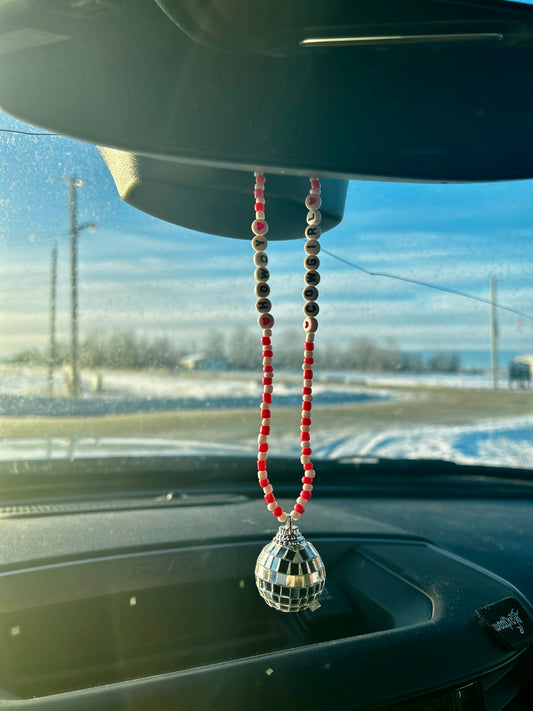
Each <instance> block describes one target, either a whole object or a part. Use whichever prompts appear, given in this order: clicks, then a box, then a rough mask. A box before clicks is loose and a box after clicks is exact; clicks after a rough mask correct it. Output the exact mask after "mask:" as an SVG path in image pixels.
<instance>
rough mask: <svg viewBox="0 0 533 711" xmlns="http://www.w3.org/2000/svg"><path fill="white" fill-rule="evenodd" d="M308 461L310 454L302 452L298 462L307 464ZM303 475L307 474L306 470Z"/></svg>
mask: <svg viewBox="0 0 533 711" xmlns="http://www.w3.org/2000/svg"><path fill="white" fill-rule="evenodd" d="M310 461H311V456H310V455H309V454H302V456H301V457H300V462H301V463H302V464H309V462H310ZM305 476H307V472H306V473H305Z"/></svg>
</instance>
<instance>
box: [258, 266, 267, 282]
mask: <svg viewBox="0 0 533 711" xmlns="http://www.w3.org/2000/svg"><path fill="white" fill-rule="evenodd" d="M254 279H255V280H256V281H268V280H269V279H270V272H269V271H268V269H267V268H266V267H257V269H256V270H255V272H254Z"/></svg>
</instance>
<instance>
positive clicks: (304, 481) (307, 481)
mask: <svg viewBox="0 0 533 711" xmlns="http://www.w3.org/2000/svg"><path fill="white" fill-rule="evenodd" d="M261 481H268V479H262V480H261ZM312 483H313V480H312V479H311V477H310V476H303V477H302V484H312ZM259 486H261V482H259Z"/></svg>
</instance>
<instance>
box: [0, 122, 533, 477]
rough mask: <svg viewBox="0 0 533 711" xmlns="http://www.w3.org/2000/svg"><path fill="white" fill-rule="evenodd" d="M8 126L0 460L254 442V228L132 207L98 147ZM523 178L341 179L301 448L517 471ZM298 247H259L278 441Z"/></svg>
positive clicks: (283, 437) (530, 348)
mask: <svg viewBox="0 0 533 711" xmlns="http://www.w3.org/2000/svg"><path fill="white" fill-rule="evenodd" d="M0 129H1V132H0V146H1V151H2V159H3V160H2V172H1V174H0V189H1V192H0V201H1V209H2V212H1V215H2V217H1V223H0V254H1V279H0V298H1V307H0V312H1V320H0V357H1V363H0V373H1V378H0V427H1V433H2V447H1V452H0V456H1V457H2V458H3V459H21V460H22V459H31V458H38V459H41V458H47V457H52V458H65V457H76V456H79V457H92V456H98V457H113V456H115V455H117V453H120V452H122V453H123V452H125V451H127V452H129V453H131V452H138V453H139V454H141V455H143V454H150V455H153V454H157V455H165V456H167V455H168V456H174V455H179V454H183V453H187V454H197V453H216V454H225V455H231V454H253V453H254V452H255V451H256V449H257V432H258V428H259V424H260V423H259V403H260V401H261V395H262V385H261V374H260V368H261V361H260V353H261V348H260V335H261V334H260V331H259V328H258V326H257V314H256V311H255V300H256V297H255V296H254V293H253V289H254V284H255V282H254V277H253V270H254V268H255V267H254V266H253V262H252V256H253V251H252V248H251V246H250V242H249V241H247V240H239V239H227V238H224V237H216V236H212V235H206V234H201V233H198V232H193V231H191V230H187V229H185V228H182V227H178V226H176V225H172V224H169V223H166V222H163V221H161V220H158V219H156V218H154V217H151V216H149V215H148V214H145V213H143V212H140V211H137V210H135V209H134V208H132V207H130V206H128V205H127V204H125V203H124V202H122V201H121V200H120V198H119V196H118V194H117V190H116V187H115V184H114V182H113V180H112V178H111V175H110V173H109V171H108V169H107V167H106V165H105V163H104V161H103V160H102V158H101V156H100V154H99V153H98V151H97V149H96V148H95V147H94V146H91V145H88V144H83V143H80V142H77V141H74V140H71V139H67V138H64V137H61V136H57V135H50V134H48V135H47V132H45V131H42V130H41V129H38V128H34V127H32V126H28V125H26V124H23V123H21V122H19V121H16V120H15V119H13V118H11V117H9V116H7V115H5V114H0ZM31 134H36V135H31ZM252 186H253V176H250V190H251V191H252ZM531 192H532V185H531V181H523V182H509V183H491V184H462V185H440V184H414V183H394V182H389V183H385V182H370V181H368V182H363V181H361V182H352V183H351V184H350V187H349V191H348V198H347V203H346V210H345V216H344V219H343V221H342V223H341V224H340V225H339V226H338V227H336V228H335V229H333V230H331V231H328V232H327V233H325V234H324V235H323V237H322V253H321V257H320V259H321V267H320V273H321V283H320V289H319V290H320V299H319V304H320V317H319V324H320V326H319V329H318V332H317V338H316V351H315V354H316V357H315V366H314V368H315V383H314V392H313V395H314V403H313V445H314V447H313V453H314V458H315V459H331V458H333V459H335V458H350V457H387V458H402V459H419V458H438V459H447V460H451V461H455V462H459V463H465V464H471V463H481V464H489V465H501V466H512V467H523V468H524V467H528V468H529V467H531V462H532V461H533V457H532V455H533V438H532V436H531V428H532V425H533V395H532V393H531V390H530V386H531V371H532V370H533V356H532V355H530V354H533V328H532V324H533V321H532V320H533V287H532V280H531V263H532V262H533V240H532V237H533V227H532V219H531V218H532V209H531ZM73 195H74V198H73ZM304 198H305V196H303V197H302V200H303V199H304ZM73 200H74V202H75V204H74V206H73ZM208 204H209V196H208V195H207V194H206V209H208ZM242 210H243V212H244V213H245V214H246V215H247V216H248V215H249V216H250V222H251V221H252V219H253V200H252V195H251V192H250V197H249V198H244V199H243V204H242ZM267 219H268V217H267ZM73 220H74V222H73ZM302 223H303V224H302V235H303V230H304V227H305V212H304V210H302ZM73 224H74V225H75V229H74V234H75V240H74V241H75V244H74V245H73V239H72V235H73V230H72V225H73ZM73 246H74V248H75V251H74V254H73V252H72V248H73ZM303 258H304V251H303V239H302V240H290V241H279V242H275V243H274V242H271V243H270V247H269V269H270V273H271V279H270V286H271V295H270V297H269V298H270V299H271V301H272V305H273V306H272V313H273V315H274V318H275V321H276V324H275V329H274V334H273V343H274V359H275V362H274V370H275V375H276V377H275V388H274V393H273V404H272V413H273V414H272V437H271V440H270V452H271V454H272V455H295V456H296V455H298V454H299V450H300V441H299V418H300V409H301V407H300V402H301V395H300V393H301V358H302V355H301V354H302V350H303V339H304V335H303V332H302V326H301V324H302V318H303V314H302V303H303V302H302V288H303V275H304V269H303ZM73 280H74V283H73ZM73 288H74V296H73ZM73 329H75V330H76V331H77V333H78V341H79V347H78V349H77V353H75V354H73V352H72V338H73Z"/></svg>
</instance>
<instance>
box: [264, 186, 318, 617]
mask: <svg viewBox="0 0 533 711" xmlns="http://www.w3.org/2000/svg"><path fill="white" fill-rule="evenodd" d="M265 182H266V181H265V176H264V175H263V174H262V173H255V186H254V198H255V220H254V221H253V223H252V232H253V233H254V237H253V239H252V247H253V248H254V250H255V255H254V264H255V266H256V270H255V279H256V282H257V284H256V286H255V295H256V296H257V297H258V300H257V303H256V309H257V311H258V312H259V319H258V323H259V327H260V328H261V329H262V331H263V336H262V338H261V345H262V347H263V398H262V403H261V427H260V430H259V437H258V448H257V449H258V453H257V473H258V478H259V486H260V487H261V489H262V490H263V495H264V499H265V501H266V504H267V508H268V510H269V511H271V512H272V514H273V515H274V516H275V517H276V518H277V520H278V521H279V522H280V523H281V524H284V525H282V526H280V527H279V530H278V532H277V534H276V535H275V536H274V538H273V539H272V541H271V542H270V543H269V544H268V545H266V546H265V547H264V548H263V550H262V551H261V553H260V554H259V557H258V559H257V563H256V566H255V583H256V585H257V589H258V590H259V594H260V595H261V597H262V598H263V599H264V600H265V602H266V604H267V605H270V607H273V608H275V609H276V610H280V611H281V612H299V611H301V610H306V609H310V610H316V609H317V608H318V607H320V603H319V601H318V598H319V596H320V594H321V593H322V591H323V589H324V583H325V580H326V569H325V567H324V563H323V562H322V559H321V558H320V556H319V554H318V552H317V550H316V548H315V547H314V546H313V545H312V543H309V541H306V540H305V538H304V537H303V535H302V534H301V533H300V530H299V528H298V527H297V526H295V525H294V521H297V520H298V519H299V518H300V516H301V515H302V514H303V513H304V512H305V506H306V504H307V502H308V501H309V499H310V498H311V496H312V491H313V481H314V478H315V471H314V469H313V464H312V462H311V451H312V450H311V444H310V429H311V402H312V400H313V395H312V393H313V368H312V366H313V363H314V359H313V351H314V340H315V332H316V330H317V328H318V322H317V320H316V316H317V315H318V311H319V309H318V304H317V303H316V299H317V298H318V289H317V288H316V286H317V284H318V283H319V281H320V275H319V273H318V271H317V269H318V267H319V265H320V260H319V258H318V256H317V255H318V253H319V252H320V244H319V242H318V239H319V237H320V233H321V231H320V227H319V225H320V221H321V215H320V212H319V208H320V205H321V200H320V192H321V189H320V181H319V179H318V178H315V177H313V178H310V183H311V188H310V190H309V195H308V196H307V198H306V200H305V205H306V207H307V209H308V213H307V225H308V226H307V228H306V230H305V237H306V243H305V246H304V249H305V254H306V256H305V259H304V266H305V269H306V274H305V284H306V286H305V288H304V290H303V292H302V295H303V298H304V302H305V303H304V308H303V310H304V315H305V320H304V322H303V330H304V332H305V334H306V336H305V344H304V357H303V364H302V369H303V387H302V418H301V424H300V432H301V434H300V439H301V449H302V451H301V456H300V461H301V463H302V466H303V474H304V475H303V477H302V484H303V486H302V490H301V491H300V495H299V496H298V498H297V499H296V503H295V504H294V508H293V510H292V511H291V513H290V514H287V513H286V512H285V511H284V510H283V508H282V507H281V506H279V505H278V503H277V501H276V498H275V496H274V493H273V487H272V485H271V483H270V481H269V479H268V474H267V457H268V435H269V434H270V419H271V412H270V404H271V402H272V392H273V384H272V383H273V377H274V371H273V367H272V357H273V352H272V341H271V336H272V326H273V325H274V318H273V317H272V315H271V313H270V310H271V308H272V304H271V302H270V300H269V299H268V296H269V295H270V287H269V285H268V283H267V282H268V279H269V277H270V273H269V271H268V269H267V265H268V257H267V255H266V248H267V246H268V242H267V240H266V238H265V235H266V234H267V232H268V223H267V222H266V220H265V193H264V188H265Z"/></svg>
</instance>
